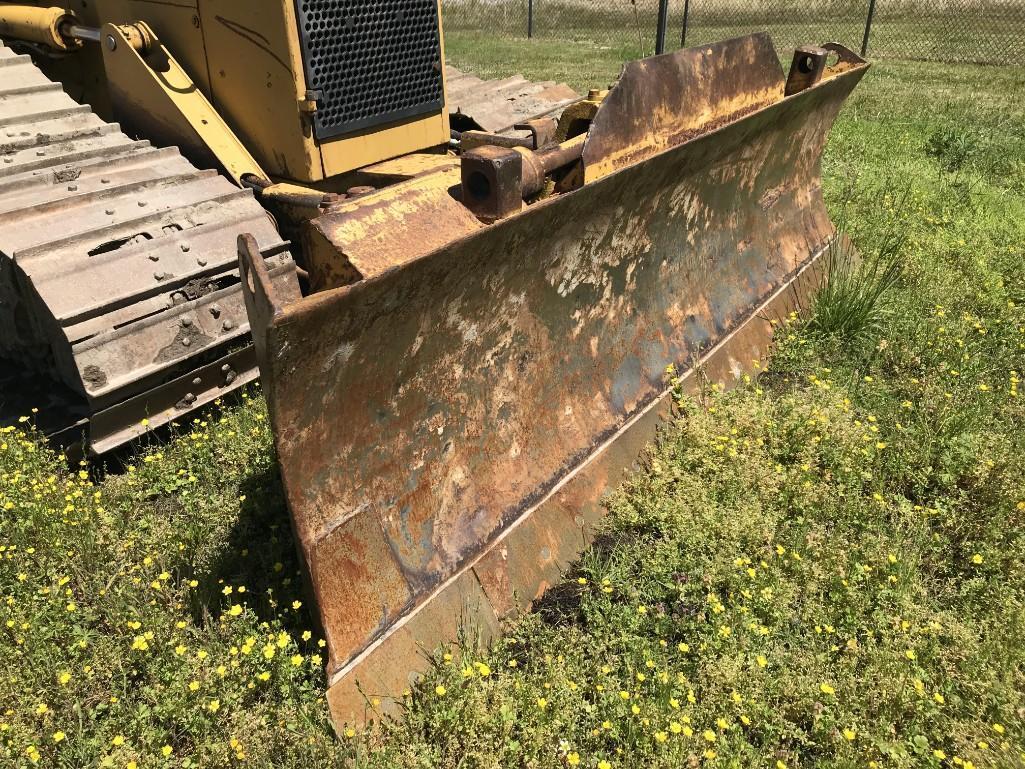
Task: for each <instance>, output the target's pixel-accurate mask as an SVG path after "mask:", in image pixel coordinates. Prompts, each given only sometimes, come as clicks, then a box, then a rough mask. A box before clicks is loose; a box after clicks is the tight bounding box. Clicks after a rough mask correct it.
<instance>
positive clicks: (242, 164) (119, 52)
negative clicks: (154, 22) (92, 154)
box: [100, 21, 267, 186]
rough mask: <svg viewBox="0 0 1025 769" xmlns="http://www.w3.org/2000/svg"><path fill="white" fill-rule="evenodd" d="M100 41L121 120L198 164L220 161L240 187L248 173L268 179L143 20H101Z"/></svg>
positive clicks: (111, 90) (209, 164) (111, 95)
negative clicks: (120, 21)
mask: <svg viewBox="0 0 1025 769" xmlns="http://www.w3.org/2000/svg"><path fill="white" fill-rule="evenodd" d="M100 39H101V41H102V42H101V45H100V49H101V50H102V51H103V65H104V68H105V69H106V71H107V81H108V84H109V87H110V97H111V101H112V103H113V106H114V112H115V114H116V115H117V116H118V119H119V121H121V122H122V124H124V125H126V126H130V127H132V128H133V129H135V130H137V131H138V133H139V134H140V135H143V136H146V137H147V138H149V139H151V140H153V142H154V143H156V144H159V145H162V146H172V145H174V146H178V147H180V148H181V150H182V153H183V154H185V155H186V156H187V157H189V159H190V160H193V162H195V163H196V164H197V165H200V166H204V165H205V166H207V167H209V166H211V165H214V164H216V165H220V166H221V167H223V168H224V170H225V172H227V174H228V176H230V177H231V178H232V179H234V180H235V182H236V183H237V184H239V185H240V186H242V177H243V176H246V175H249V174H253V175H255V176H258V177H260V178H263V179H265V178H267V175H266V174H265V173H264V171H263V169H262V168H260V165H259V164H258V163H257V162H256V160H255V159H254V158H253V156H252V155H250V154H249V150H247V149H246V147H245V145H243V144H242V142H241V141H240V140H239V138H238V137H237V136H236V135H235V134H234V132H233V131H232V130H231V128H229V127H228V124H227V123H225V122H224V119H223V118H222V117H221V116H220V115H219V114H218V113H217V111H216V110H215V109H214V108H213V106H212V105H211V104H210V102H209V101H207V98H206V96H204V95H203V92H202V91H200V90H199V87H198V86H197V85H196V84H195V83H194V82H193V81H192V78H190V77H189V75H188V73H186V72H185V70H184V69H182V67H181V65H180V64H178V62H177V61H176V60H175V58H174V57H173V56H172V55H171V54H170V52H169V51H168V50H167V49H166V48H165V47H164V46H163V44H161V42H160V40H159V38H157V36H156V34H154V32H153V30H152V29H150V27H149V26H148V25H147V24H145V23H144V22H141V21H140V22H135V23H134V24H130V25H117V24H105V25H104V26H103V30H102V34H101V36H100ZM140 40H141V41H144V43H143V44H140ZM137 49H138V50H137Z"/></svg>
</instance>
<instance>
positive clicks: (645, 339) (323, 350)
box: [240, 35, 867, 724]
mask: <svg viewBox="0 0 1025 769" xmlns="http://www.w3.org/2000/svg"><path fill="white" fill-rule="evenodd" d="M816 50H819V49H816ZM832 50H833V52H834V53H838V54H839V59H840V60H839V62H838V63H837V64H836V65H835V66H833V67H832V68H830V69H827V70H826V72H825V74H824V75H823V76H822V80H821V82H818V83H815V84H808V85H806V86H805V87H804V88H803V90H800V91H799V92H796V93H793V94H792V95H789V96H787V95H785V93H786V82H785V78H784V73H783V72H782V70H781V69H780V67H779V64H778V59H777V58H776V53H775V49H774V48H773V46H772V42H771V41H770V40H769V38H768V36H767V35H753V36H749V37H746V38H738V39H736V40H732V41H727V42H725V43H720V44H718V45H714V46H706V47H702V48H696V49H688V50H684V51H678V52H676V53H672V54H666V55H664V56H659V57H653V58H651V59H646V60H642V61H638V62H631V63H629V64H627V65H626V67H625V68H624V71H623V74H622V75H621V77H620V79H619V81H618V83H617V84H616V85H614V86H613V88H612V90H611V91H610V93H609V95H608V97H606V99H605V101H604V102H603V103H602V107H601V109H600V110H599V112H598V115H597V116H596V117H595V120H594V121H593V123H592V126H591V129H590V132H589V133H588V136H587V140H586V144H585V146H584V151H583V158H584V164H585V168H584V173H585V178H587V179H593V181H588V182H587V183H585V184H584V185H583V186H582V187H580V188H579V189H577V190H575V191H572V192H569V193H566V194H561V195H553V196H551V197H549V198H547V199H545V200H542V201H540V202H538V203H536V204H534V205H531V206H528V207H525V208H524V209H523V210H522V211H521V212H519V213H516V214H514V215H512V216H510V217H508V218H506V219H502V220H500V221H498V222H496V223H495V224H493V225H489V226H485V227H481V228H479V229H473V228H471V229H470V231H469V232H468V233H467V234H464V235H462V236H460V237H458V238H456V239H454V240H453V241H452V242H451V243H449V244H448V245H445V246H443V247H440V248H436V249H435V250H433V251H432V252H430V253H427V254H426V255H423V256H420V257H418V258H414V259H411V260H407V261H404V262H403V261H402V260H401V259H398V260H397V261H396V263H395V264H394V265H393V266H390V267H388V268H385V269H382V270H380V271H377V272H373V273H370V274H367V275H366V276H364V279H362V280H360V281H359V282H357V283H355V284H353V285H350V286H345V287H342V288H337V289H331V290H327V291H324V292H322V293H319V294H314V295H312V296H310V297H308V298H306V299H303V300H301V301H298V302H291V303H289V302H288V301H287V300H283V299H281V298H279V297H277V296H276V295H275V289H274V287H273V286H272V285H271V283H270V281H269V279H268V277H267V274H266V270H265V265H264V264H263V262H262V260H261V259H259V258H258V257H259V253H258V250H257V247H256V244H255V243H254V242H253V241H251V240H248V239H243V240H242V241H241V242H240V259H241V264H242V270H243V274H244V276H245V281H244V285H245V286H246V292H247V296H246V298H247V308H248V310H249V313H250V321H251V324H252V327H253V332H254V338H255V340H256V344H257V355H258V358H259V361H260V367H261V373H262V376H263V378H264V391H265V393H266V396H267V398H268V402H269V406H270V409H271V417H272V420H273V427H274V432H275V440H276V443H277V449H278V454H279V458H280V463H281V472H282V477H283V479H284V485H285V490H286V494H287V497H288V502H289V506H290V509H291V514H292V519H293V524H294V528H295V531H296V534H297V539H298V541H299V543H300V549H301V552H302V555H303V557H304V559H305V563H306V567H307V570H308V574H309V579H310V581H311V583H312V586H313V590H314V592H315V594H316V597H317V601H318V604H319V610H320V619H321V622H322V625H323V628H324V631H325V633H326V637H327V640H328V646H329V650H330V660H329V664H328V675H329V679H330V691H329V694H328V696H329V701H330V703H331V708H332V713H333V717H334V719H335V722H336V724H342V723H344V722H348V721H360V720H364V719H366V718H372V717H374V716H375V712H376V711H380V712H389V711H390V710H391V709H392V708H393V707H394V703H395V700H394V699H392V697H394V696H396V695H399V694H400V693H401V692H402V691H403V689H404V688H405V687H406V686H407V685H408V682H409V680H411V677H412V676H415V675H416V671H418V670H422V669H423V668H424V667H425V664H426V663H425V661H424V658H423V652H424V651H430V650H431V649H433V648H434V647H435V646H436V645H437V644H439V643H442V642H445V641H451V640H453V639H454V638H455V637H456V632H457V628H458V626H459V624H460V623H461V622H464V621H469V622H471V623H473V624H475V625H476V626H477V627H479V628H481V629H482V632H483V635H484V636H485V637H487V636H488V635H490V634H493V633H496V632H498V627H499V622H500V620H501V619H502V618H503V617H505V616H507V615H509V614H510V613H512V612H514V611H516V610H517V609H519V608H522V607H524V606H528V605H529V604H530V602H531V601H532V600H534V599H535V598H536V597H538V596H540V595H541V593H543V592H544V590H545V589H546V587H547V586H548V585H550V584H552V583H554V582H555V581H557V580H558V579H559V576H560V573H561V572H562V570H564V569H565V568H566V567H567V565H568V564H569V563H570V562H571V561H572V560H573V559H574V558H575V557H576V556H577V555H578V554H579V552H580V551H581V550H582V549H583V548H585V547H586V546H587V544H588V543H589V542H590V540H591V538H592V536H593V531H594V527H595V525H596V524H597V523H598V521H599V520H600V518H601V516H602V514H603V511H602V507H601V504H600V497H601V495H602V493H603V492H604V491H605V490H606V489H608V488H609V487H610V486H614V485H615V484H617V483H618V482H619V481H620V480H621V479H622V478H623V476H624V473H625V472H626V471H627V470H628V468H630V467H631V466H632V464H633V462H634V461H635V459H636V457H637V456H638V453H639V452H640V451H641V450H642V449H643V446H644V445H645V443H646V442H647V441H649V440H650V439H651V438H652V437H653V436H654V433H655V427H656V425H657V423H658V420H659V418H660V415H661V414H663V413H665V411H666V410H667V408H668V402H669V397H670V395H669V393H668V392H667V385H666V382H665V372H666V367H667V366H669V365H673V366H675V367H676V369H677V370H678V371H682V372H686V373H687V375H688V376H692V375H693V373H694V372H695V371H696V370H697V369H698V368H699V367H701V368H703V370H704V371H705V372H706V373H707V375H708V376H710V377H711V378H713V379H715V380H721V381H725V382H729V381H732V380H733V379H734V378H735V377H738V376H740V375H741V373H742V372H743V371H744V370H746V369H749V368H750V367H751V366H752V362H753V361H755V360H758V359H762V358H763V357H764V356H765V355H766V353H767V351H768V346H769V343H770V339H771V325H770V322H769V321H770V319H771V318H773V317H777V316H784V315H786V314H787V313H789V312H790V311H792V310H793V309H795V308H796V307H797V306H798V303H799V300H800V298H801V297H802V296H803V295H805V294H806V293H807V292H808V290H809V287H810V286H811V285H812V284H813V283H814V280H813V275H814V272H815V270H814V264H815V262H816V260H817V259H818V258H819V256H820V255H821V254H822V253H824V252H825V251H826V249H828V248H829V247H830V246H831V244H832V243H833V242H834V241H835V238H836V233H835V228H834V226H833V224H832V222H831V221H830V219H829V216H828V214H827V211H826V209H825V206H824V204H823V199H822V191H821V173H820V158H821V155H822V150H823V147H824V144H825V142H826V138H827V135H828V132H829V129H830V127H831V125H832V123H833V121H834V119H835V117H836V114H837V112H838V111H839V109H840V107H841V105H842V104H843V102H844V99H845V98H846V97H847V95H848V94H849V93H850V92H851V90H852V89H853V88H854V86H855V85H856V84H857V82H858V80H859V79H860V78H861V76H862V75H863V73H864V71H865V69H866V67H867V65H866V64H865V63H864V62H863V61H862V60H860V59H858V58H857V57H856V56H854V55H853V54H851V53H850V52H849V51H846V49H840V48H838V47H833V49H832ZM823 58H824V57H823ZM645 73H648V75H652V74H654V73H657V74H658V77H651V76H645ZM681 94H682V95H681ZM688 105H692V106H693V108H694V109H698V110H700V113H697V114H696V113H694V112H690V111H688ZM603 111H604V113H605V116H604V117H603V116H602V113H603ZM639 115H644V116H647V117H646V118H645V119H643V120H641V119H639V118H638V116H639ZM644 124H647V125H649V126H651V127H652V130H651V131H650V132H648V133H647V134H646V133H645V132H644V131H642V130H640V128H639V127H640V126H642V125H644ZM446 205H447V203H446ZM375 699H376V700H377V701H379V703H380V704H378V705H377V706H376V711H375V707H374V706H372V705H371V704H370V703H372V702H373V701H374V700H375Z"/></svg>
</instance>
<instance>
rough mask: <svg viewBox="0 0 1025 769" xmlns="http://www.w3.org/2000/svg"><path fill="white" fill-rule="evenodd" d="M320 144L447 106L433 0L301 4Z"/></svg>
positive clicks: (309, 1)
mask: <svg viewBox="0 0 1025 769" xmlns="http://www.w3.org/2000/svg"><path fill="white" fill-rule="evenodd" d="M297 7H298V11H299V29H300V33H301V38H302V52H303V63H304V65H305V67H306V82H307V85H308V86H309V88H310V89H311V90H315V91H319V92H320V93H319V99H318V104H317V111H316V113H314V116H315V117H314V131H315V134H316V137H317V138H318V139H329V138H331V137H334V136H340V135H342V134H346V133H350V132H353V131H357V130H359V129H361V128H368V127H371V126H376V125H380V124H381V123H386V122H389V121H392V120H397V119H399V118H404V117H411V116H414V115H420V114H424V113H426V112H431V111H433V110H435V109H437V108H438V107H440V106H441V105H442V104H443V103H444V86H443V83H442V64H441V41H440V34H439V29H438V5H437V3H436V2H435V1H434V0H383V1H382V0H377V1H372V0H297Z"/></svg>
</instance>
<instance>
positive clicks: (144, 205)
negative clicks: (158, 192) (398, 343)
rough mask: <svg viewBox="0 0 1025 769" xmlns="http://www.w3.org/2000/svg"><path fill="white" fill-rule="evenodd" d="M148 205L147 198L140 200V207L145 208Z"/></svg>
mask: <svg viewBox="0 0 1025 769" xmlns="http://www.w3.org/2000/svg"><path fill="white" fill-rule="evenodd" d="M148 205H149V204H148V203H147V202H146V201H145V200H140V201H139V208H145V207H146V206H148Z"/></svg>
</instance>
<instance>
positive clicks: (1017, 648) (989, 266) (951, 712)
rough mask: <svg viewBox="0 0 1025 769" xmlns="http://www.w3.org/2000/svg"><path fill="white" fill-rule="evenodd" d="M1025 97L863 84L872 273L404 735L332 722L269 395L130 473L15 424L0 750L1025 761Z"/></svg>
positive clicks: (908, 76)
mask: <svg viewBox="0 0 1025 769" xmlns="http://www.w3.org/2000/svg"><path fill="white" fill-rule="evenodd" d="M610 61H611V58H610ZM605 64H608V62H605ZM1022 90H1023V86H1022V80H1021V73H1020V71H1019V70H1013V69H1011V68H1008V69H999V68H990V69H987V70H985V71H982V70H980V69H979V68H974V67H973V68H958V67H940V66H934V65H922V64H900V65H892V66H877V67H876V68H875V69H874V70H873V71H872V72H871V73H870V74H869V76H868V77H867V78H866V81H865V83H864V85H863V86H862V88H861V89H860V90H859V92H858V93H857V94H856V95H855V97H854V99H853V100H852V102H851V104H850V105H849V106H848V107H847V109H846V110H845V112H844V113H843V115H842V116H841V119H840V121H839V122H838V124H837V126H836V128H835V130H834V132H833V135H832V139H831V143H830V146H829V150H828V153H827V157H826V159H825V163H824V168H825V176H826V183H827V185H826V195H827V200H828V201H829V202H830V204H831V206H832V208H833V210H834V212H835V213H837V214H838V215H839V214H840V212H843V217H842V218H843V220H844V224H845V228H846V230H847V231H848V232H849V234H850V236H851V238H852V239H853V241H854V243H855V244H856V245H857V246H858V248H859V250H860V251H861V253H862V254H863V255H864V261H863V263H862V264H861V265H856V264H855V263H854V262H853V260H850V259H848V257H846V256H843V255H842V254H837V255H836V256H835V257H834V262H833V265H832V267H831V273H830V278H831V279H830V281H829V282H828V283H827V288H826V291H825V293H823V294H822V295H820V297H819V299H818V300H817V302H816V304H815V307H814V308H813V309H814V314H812V315H811V317H810V318H809V319H807V320H800V319H797V318H794V319H791V320H788V321H787V322H785V323H782V324H780V326H779V328H778V330H777V339H778V342H779V347H778V350H777V352H776V354H775V356H774V358H773V360H772V363H771V365H770V367H769V369H768V371H766V372H765V373H764V374H763V376H762V377H761V378H759V379H758V380H756V381H755V382H752V383H749V384H746V385H743V386H741V387H740V388H738V389H737V390H734V391H732V392H729V393H723V392H721V391H719V390H718V388H712V387H709V388H707V389H706V390H705V391H703V392H701V393H700V394H699V395H698V396H697V397H695V398H683V397H682V396H681V397H680V401H679V403H678V406H679V408H678V418H677V419H676V420H675V422H674V423H673V424H672V425H670V426H669V427H668V428H667V430H666V432H665V434H664V436H663V438H662V440H661V441H660V442H659V444H658V445H657V446H654V447H652V449H651V450H650V452H649V453H648V454H647V456H646V458H645V467H644V469H643V470H642V471H640V472H638V473H637V474H636V476H635V477H634V478H633V479H632V480H631V481H630V483H629V484H627V485H626V486H625V487H624V488H622V489H619V490H610V498H609V508H610V515H609V517H608V519H607V523H606V527H605V529H604V532H603V535H602V537H601V538H600V539H599V541H598V542H596V543H595V546H594V547H593V548H592V549H591V550H589V551H588V552H587V553H586V554H585V555H584V556H583V557H582V559H581V560H580V562H579V564H577V565H576V566H575V567H574V570H573V572H572V573H570V574H568V575H566V579H565V581H564V582H563V584H561V585H559V586H557V587H556V588H554V589H553V590H552V591H550V593H549V594H548V596H547V597H546V598H545V599H544V600H543V601H542V602H541V604H540V605H539V606H538V607H537V608H536V611H534V612H533V613H531V614H529V615H527V616H524V617H522V618H520V619H518V620H516V621H514V622H513V623H511V625H510V626H509V627H508V629H507V630H508V632H507V635H506V637H505V639H503V640H502V641H500V642H498V643H497V644H496V645H495V646H494V647H493V648H491V649H490V650H480V649H479V648H477V646H476V645H475V644H473V643H470V642H466V643H464V644H462V645H460V646H457V647H455V648H452V649H449V650H438V652H437V653H436V655H435V656H433V657H432V660H433V663H434V664H433V668H432V670H431V671H430V672H429V673H428V674H427V675H425V676H424V678H423V679H422V680H421V681H420V682H419V683H418V684H417V685H416V686H413V687H412V688H411V690H410V692H409V694H408V697H407V700H406V713H405V715H406V717H405V719H404V721H403V722H402V723H391V722H386V723H384V724H379V725H376V726H375V727H373V728H371V729H369V730H367V731H357V730H351V731H343V733H342V735H341V736H340V738H336V736H335V735H334V734H333V732H332V730H331V727H330V725H329V722H328V718H327V712H326V706H325V704H324V701H323V696H322V694H323V687H324V680H323V665H324V660H323V659H321V658H320V656H319V655H320V654H321V653H322V652H321V647H320V646H319V644H318V640H317V636H316V634H315V629H314V627H313V620H312V617H311V615H310V614H309V612H308V607H307V606H306V605H304V602H305V600H306V599H305V598H304V596H303V591H302V586H301V580H300V578H299V576H298V574H299V568H298V563H297V559H296V556H295V550H294V543H293V541H292V538H291V532H290V528H289V523H288V518H287V513H286V511H285V507H284V504H283V500H282V492H281V488H280V484H279V481H278V478H277V472H276V466H275V461H274V457H273V451H272V446H271V440H270V435H269V430H268V427H267V422H266V419H265V413H264V407H263V404H262V402H261V401H260V399H259V398H247V399H246V400H245V401H244V402H243V403H241V404H240V405H236V406H232V407H230V408H228V407H225V408H224V410H223V411H215V412H212V413H211V414H209V415H208V416H206V417H205V418H204V419H202V420H199V421H197V422H195V423H193V424H190V425H187V426H183V427H182V428H180V431H179V434H178V435H177V436H176V437H175V438H174V439H173V440H171V441H170V442H168V443H167V444H166V445H154V446H152V447H150V448H149V449H148V450H146V451H144V452H143V453H142V454H141V455H140V457H139V458H138V460H137V461H136V462H135V464H134V466H129V467H128V468H126V470H125V471H124V472H119V473H116V474H110V475H106V474H105V473H104V471H103V469H102V468H92V467H82V468H75V469H74V471H71V470H69V469H68V468H66V467H65V466H64V465H63V464H62V463H61V461H60V460H59V458H58V457H56V456H54V455H53V454H51V453H50V452H48V451H47V450H46V449H44V448H43V447H42V443H41V442H40V440H39V439H38V436H36V435H35V434H34V433H33V432H32V431H31V430H27V431H26V430H11V431H7V432H4V433H2V434H0V509H2V510H3V514H2V516H0V660H2V661H3V665H0V765H2V766H11V767H31V766H36V765H39V766H43V765H47V766H58V767H69V768H70V767H81V766H104V767H105V766H112V767H116V768H117V769H135V768H136V767H142V768H143V769H148V768H149V767H196V766H216V767H221V766H247V765H251V766H283V767H308V766H346V767H348V766H352V767H404V768H406V767H423V768H424V769H426V768H427V767H432V768H433V767H466V768H470V767H479V768H481V769H484V768H491V767H495V768H496V769H497V767H515V768H516V769H521V768H526V767H529V768H531V769H533V768H538V769H540V768H548V767H551V768H552V769H554V768H556V767H559V768H564V767H574V766H579V767H584V768H586V769H611V768H612V767H614V768H615V769H620V768H621V767H636V766H646V767H647V766H651V767H673V768H674V769H675V768H676V767H680V766H708V767H747V766H758V767H779V766H783V767H799V766H804V767H811V766H829V767H873V766H875V767H948V766H954V765H956V766H959V767H1014V766H1022V765H1023V764H1025V757H1023V753H1022V751H1025V717H1023V713H1025V680H1023V673H1022V671H1023V670H1025V647H1023V645H1022V642H1021V639H1022V638H1023V637H1025V573H1023V565H1022V564H1023V561H1022V558H1021V553H1022V552H1025V464H1023V459H1022V458H1023V456H1025V454H1023V449H1025V445H1023V443H1025V432H1023V431H1022V429H1021V426H1022V424H1023V423H1025V413H1023V407H1022V404H1021V401H1020V399H1019V393H1018V385H1019V376H1020V372H1021V371H1022V366H1023V363H1025V361H1023V355H1025V312H1023V310H1022V308H1023V307H1025V245H1023V244H1025V201H1023V199H1022V197H1021V195H1020V191H1021V189H1022V188H1021V186H1020V179H1019V178H1018V177H1016V176H1015V175H1014V174H1008V173H1004V172H1002V171H1001V169H1004V170H1006V169H1008V168H1012V169H1013V168H1017V167H1018V165H1017V164H1018V163H1019V162H1020V159H1021V152H1022V150H1021V149H1020V147H1019V146H1018V145H1017V144H1016V141H1017V140H1018V138H1019V137H1020V135H1021V134H1020V132H1021V130H1022V129H1021V125H1022V124H1023V123H1025V121H1023V120H1022V109H1023V105H1025V99H1023V98H1022ZM951 94H953V95H954V96H953V97H952V96H951ZM951 99H953V101H950V100H951ZM941 100H943V101H941ZM969 109H970V110H971V114H972V115H973V120H977V121H979V123H980V124H984V125H988V126H991V127H992V129H991V131H990V135H989V137H988V138H986V139H985V141H981V142H980V143H979V144H978V145H977V151H976V150H973V152H972V153H967V154H966V157H965V160H964V161H963V162H960V164H957V163H955V164H954V165H955V166H957V167H956V170H953V171H948V170H947V166H948V165H949V163H948V160H949V159H950V158H954V157H956V156H958V153H960V150H958V149H956V147H955V148H954V149H940V147H941V145H943V146H946V145H945V144H944V142H942V141H940V140H939V139H936V140H935V141H934V139H933V137H938V136H941V134H942V132H943V130H945V127H947V126H950V125H952V124H955V125H956V124H958V123H959V122H963V120H964V119H965V118H964V116H965V115H967V114H968V111H969ZM1008 116H1011V117H1015V118H1016V120H1008V119H1007V118H1008ZM952 167H953V166H952ZM895 186H899V188H900V189H901V190H902V192H901V194H900V195H895V194H893V192H892V191H893V189H894V187H895ZM905 189H906V192H904V190H905ZM893 233H898V234H899V240H894V235H893ZM897 242H899V243H900V247H899V248H897V247H896V246H895V245H893V244H895V243H897ZM887 244H890V245H887ZM844 260H846V261H844ZM26 426H27V425H26ZM243 588H244V590H243Z"/></svg>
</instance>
